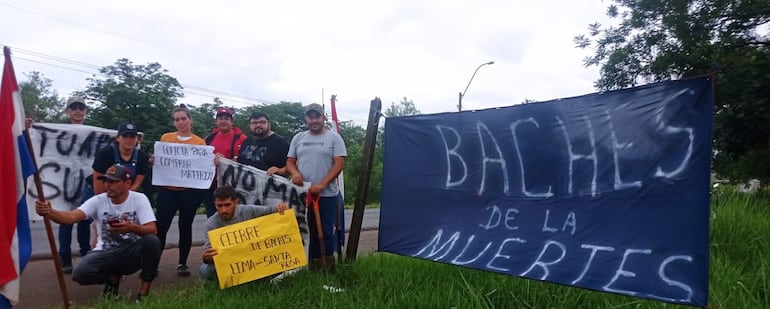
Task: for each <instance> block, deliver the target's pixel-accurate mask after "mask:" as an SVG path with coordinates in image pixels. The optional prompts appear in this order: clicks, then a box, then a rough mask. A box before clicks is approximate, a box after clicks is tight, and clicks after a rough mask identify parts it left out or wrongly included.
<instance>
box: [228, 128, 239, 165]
mask: <svg viewBox="0 0 770 309" xmlns="http://www.w3.org/2000/svg"><path fill="white" fill-rule="evenodd" d="M240 137H241V134H240V133H235V134H233V142H232V144H230V158H233V159H234V158H235V142H237V141H238V138H240Z"/></svg>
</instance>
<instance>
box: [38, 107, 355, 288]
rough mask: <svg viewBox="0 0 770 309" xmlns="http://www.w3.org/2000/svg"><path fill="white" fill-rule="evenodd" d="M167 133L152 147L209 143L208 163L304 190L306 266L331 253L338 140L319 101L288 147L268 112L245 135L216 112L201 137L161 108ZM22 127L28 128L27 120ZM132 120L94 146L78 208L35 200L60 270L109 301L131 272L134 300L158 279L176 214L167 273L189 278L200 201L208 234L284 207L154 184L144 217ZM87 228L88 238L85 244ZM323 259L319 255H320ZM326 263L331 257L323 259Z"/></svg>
mask: <svg viewBox="0 0 770 309" xmlns="http://www.w3.org/2000/svg"><path fill="white" fill-rule="evenodd" d="M87 110H88V107H87V105H86V102H85V100H84V99H82V98H79V97H70V98H69V100H68V101H67V105H66V111H65V112H66V114H67V115H68V116H69V120H70V123H72V124H84V123H85V119H86V114H87ZM170 112H171V115H172V119H173V123H174V126H175V127H176V131H175V132H169V133H165V134H163V135H162V136H161V137H160V141H161V142H168V143H181V144H187V145H210V146H213V148H214V161H215V162H214V164H215V165H219V160H220V158H226V159H230V160H234V161H237V162H238V163H241V164H246V165H250V166H253V167H256V168H258V169H261V170H264V171H265V172H266V174H267V175H268V176H270V175H276V176H274V177H290V178H291V182H292V183H294V184H295V185H298V186H302V185H303V184H304V183H305V182H308V183H310V187H309V189H308V192H307V194H308V195H310V196H314V197H316V198H317V199H318V200H319V211H318V216H319V217H320V221H321V229H316V227H315V221H313V220H308V221H309V222H308V223H309V225H310V229H309V230H310V232H311V237H310V239H311V241H310V259H311V261H312V260H313V259H319V258H321V257H322V256H324V257H328V256H332V255H333V254H334V249H333V248H335V245H334V244H335V243H336V242H337V237H338V235H336V233H335V230H334V225H335V223H336V220H337V215H338V214H337V212H338V209H337V207H338V205H337V200H338V199H337V197H338V194H339V187H338V184H337V176H338V175H339V174H340V172H341V171H342V169H343V166H344V159H345V157H346V156H347V152H346V148H345V144H344V142H343V140H342V138H341V137H340V136H339V135H338V134H337V133H335V132H333V131H330V130H328V129H326V126H325V124H326V118H325V116H324V109H323V107H322V106H321V105H319V104H315V103H313V104H310V105H308V106H306V107H305V123H306V125H307V129H308V130H307V131H303V132H300V133H298V134H296V135H295V136H294V137H293V138H292V140H291V143H289V142H287V141H286V139H284V138H283V137H282V136H280V135H279V134H276V133H275V132H273V131H272V130H271V125H270V119H269V117H268V115H266V114H264V113H261V112H254V113H252V114H251V115H250V117H249V124H248V126H249V133H248V134H244V132H243V131H241V129H239V128H237V127H235V126H234V125H233V115H234V113H233V111H232V109H231V108H227V107H219V108H217V110H216V112H215V115H214V117H215V124H216V126H215V128H214V129H213V130H212V132H211V133H210V134H209V135H208V136H207V137H206V138H201V137H200V136H197V135H195V134H194V133H193V132H192V124H193V119H192V117H191V115H190V111H189V109H188V107H186V106H185V105H184V104H181V105H179V106H176V107H175V108H174V110H173V111H170ZM28 123H29V122H28ZM140 134H141V133H140V128H139V127H138V126H137V125H136V124H133V123H123V124H121V125H120V126H119V127H118V130H117V136H116V138H115V142H114V144H112V145H111V146H110V147H104V148H102V149H100V150H99V151H98V152H97V154H96V155H95V157H94V161H93V164H92V165H91V166H92V168H93V173H92V175H90V176H88V177H87V178H86V180H85V182H84V187H83V191H82V194H81V196H82V198H81V200H80V205H79V206H78V207H77V208H75V209H73V210H71V211H63V210H57V209H55V208H54V207H52V205H51V201H48V200H38V201H37V202H36V204H35V209H36V212H37V213H38V214H39V215H41V216H45V217H48V218H49V219H51V220H52V221H54V222H56V223H59V224H60V226H59V258H60V261H61V265H62V272H64V273H68V274H69V273H71V274H72V280H73V281H75V282H78V283H80V284H82V285H90V284H104V290H103V294H104V295H105V296H116V295H117V294H118V288H119V284H120V281H121V279H122V277H123V276H125V275H128V274H132V273H135V272H137V271H140V272H139V278H140V280H141V285H140V289H139V293H138V295H137V296H136V301H137V302H139V301H141V300H142V298H143V297H146V296H147V295H148V293H149V291H150V286H151V283H152V281H153V280H154V279H155V278H156V277H157V276H158V265H159V263H160V258H161V255H162V254H163V250H164V248H165V245H166V236H167V233H168V231H169V229H170V227H171V223H172V222H173V218H174V216H176V215H177V213H178V215H179V219H178V228H179V260H178V265H177V268H176V273H177V275H178V276H180V277H187V276H190V270H189V267H188V263H187V260H188V257H189V254H190V249H191V246H192V225H193V222H194V218H195V215H196V213H197V210H198V208H199V207H200V205H201V204H203V205H204V207H205V211H206V216H207V217H208V219H207V221H206V229H207V230H211V229H215V228H219V227H223V226H226V225H230V224H234V223H238V222H242V221H245V220H249V219H252V218H255V217H258V216H262V215H266V214H270V213H275V212H278V213H281V214H283V212H284V211H285V210H286V209H287V208H288V206H287V205H286V204H285V203H279V204H277V205H273V206H261V205H242V203H245V201H242V200H239V198H238V197H239V194H238V193H237V192H236V190H235V189H234V188H232V187H230V186H226V185H221V186H220V185H218V184H217V183H216V180H214V181H213V183H212V184H211V187H210V188H209V189H194V188H184V187H174V186H162V187H157V200H156V201H157V207H156V210H155V211H153V209H152V206H151V204H150V201H149V199H148V198H147V196H145V195H144V194H143V193H141V192H139V191H140V186H141V184H142V182H143V180H144V178H145V176H146V175H147V174H148V170H149V169H150V166H152V164H153V163H154V156H152V155H147V154H146V153H145V152H144V151H142V150H140V149H139V148H138V147H137V145H138V143H139V142H140V139H141V138H142V137H141V135H140ZM73 226H77V241H78V245H79V249H80V250H79V251H80V256H81V258H80V260H79V261H78V263H77V264H76V265H74V268H73V259H72V253H71V249H70V247H71V244H72V229H73ZM92 229H93V230H94V231H95V233H94V237H93V238H92V237H91V231H92ZM316 230H321V231H322V235H316V236H322V237H318V238H320V239H323V241H324V244H323V245H321V244H319V243H318V242H317V241H314V240H315V239H316V237H313V236H312V234H313V233H314V232H315V231H316ZM204 246H205V248H204V253H203V255H202V261H203V265H202V266H201V268H200V270H199V274H200V277H201V278H204V279H216V269H215V267H214V265H213V257H214V256H215V255H217V251H216V249H213V248H211V245H210V243H209V241H208V238H207V237H206V239H204ZM319 248H323V250H324V251H325V252H321V249H319ZM328 260H332V261H333V259H328Z"/></svg>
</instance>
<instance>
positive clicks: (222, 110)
mask: <svg viewBox="0 0 770 309" xmlns="http://www.w3.org/2000/svg"><path fill="white" fill-rule="evenodd" d="M219 114H228V115H230V117H232V116H233V110H232V109H231V108H229V107H218V108H217V114H216V116H219Z"/></svg>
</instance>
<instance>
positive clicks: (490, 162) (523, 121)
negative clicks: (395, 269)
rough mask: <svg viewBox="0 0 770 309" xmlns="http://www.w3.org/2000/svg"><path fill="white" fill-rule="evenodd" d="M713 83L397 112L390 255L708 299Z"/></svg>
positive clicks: (388, 171)
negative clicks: (427, 111) (416, 112)
mask: <svg viewBox="0 0 770 309" xmlns="http://www.w3.org/2000/svg"><path fill="white" fill-rule="evenodd" d="M712 104H713V94H712V84H711V79H710V78H695V79H688V80H680V81H672V82H664V83H657V84H652V85H647V86H642V87H637V88H632V89H627V90H620V91H612V92H606V93H597V94H590V95H586V96H581V97H575V98H569V99H561V100H554V101H548V102H543V103H536V104H525V105H516V106H511V107H505V108H497V109H487V110H481V111H473V112H461V113H449V114H434V115H419V116H410V117H398V118H388V119H387V120H386V124H385V159H384V171H383V185H382V208H381V210H380V230H379V250H381V251H386V252H392V253H396V254H400V255H405V256H414V257H418V258H422V259H428V260H435V261H439V262H443V263H449V264H454V265H461V266H465V267H471V268H476V269H481V270H488V271H494V272H498V273H503V274H508V275H511V276H521V277H526V278H531V279H537V280H545V281H550V282H555V283H559V284H564V285H571V286H577V287H583V288H588V289H593V290H598V291H604V292H611V293H619V294H625V295H631V296H636V297H642V298H651V299H657V300H662V301H666V302H673V303H682V304H692V305H698V306H703V305H706V302H707V300H708V268H709V266H708V265H709V251H708V248H709V247H708V246H709V176H710V172H709V171H710V158H711V117H712V115H711V113H712Z"/></svg>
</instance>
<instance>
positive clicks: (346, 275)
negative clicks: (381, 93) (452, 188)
mask: <svg viewBox="0 0 770 309" xmlns="http://www.w3.org/2000/svg"><path fill="white" fill-rule="evenodd" d="M711 231H712V232H711V273H710V293H709V294H710V307H712V308H715V307H719V308H741V309H743V308H770V268H769V267H770V265H768V264H770V195H768V194H764V193H763V194H757V195H754V196H747V195H743V194H737V193H734V192H715V194H714V197H713V205H712V216H711ZM324 285H326V286H331V287H335V288H342V289H344V292H339V293H332V292H330V291H328V290H327V289H325V288H324ZM142 306H143V307H145V308H254V307H261V308H271V307H282V308H367V309H371V308H664V307H665V308H689V307H685V306H677V305H671V304H664V303H661V302H656V301H650V300H641V299H636V298H631V297H626V296H620V295H613V294H607V293H600V292H595V291H588V290H583V289H578V288H570V287H565V286H560V285H556V284H549V283H544V282H538V281H534V280H526V279H520V278H514V277H510V276H505V275H500V274H495V273H490V272H483V271H478V270H473V269H467V268H462V267H456V266H451V265H446V264H441V263H436V262H430V261H424V260H419V259H413V258H407V257H401V256H396V255H391V254H385V253H375V254H369V255H364V256H360V257H359V258H358V260H357V262H355V263H352V264H346V265H341V266H338V269H337V272H336V273H333V274H330V273H324V272H311V271H302V272H299V273H298V274H296V275H295V276H293V277H289V278H286V279H284V281H282V282H281V283H280V284H278V285H273V284H270V283H269V282H267V281H265V280H261V281H257V282H251V283H247V284H244V285H240V286H236V287H233V288H229V289H225V290H219V288H218V286H217V285H216V284H215V283H213V282H200V281H198V282H196V283H193V284H189V285H186V286H179V287H157V286H156V287H155V289H154V290H153V294H152V295H151V297H150V298H149V299H147V300H146V303H145V304H143V305H142ZM92 307H93V308H123V307H125V308H136V305H133V304H129V302H128V300H125V299H124V300H123V301H114V300H113V301H104V300H103V301H100V302H97V303H96V304H94V305H93V306H92Z"/></svg>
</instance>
